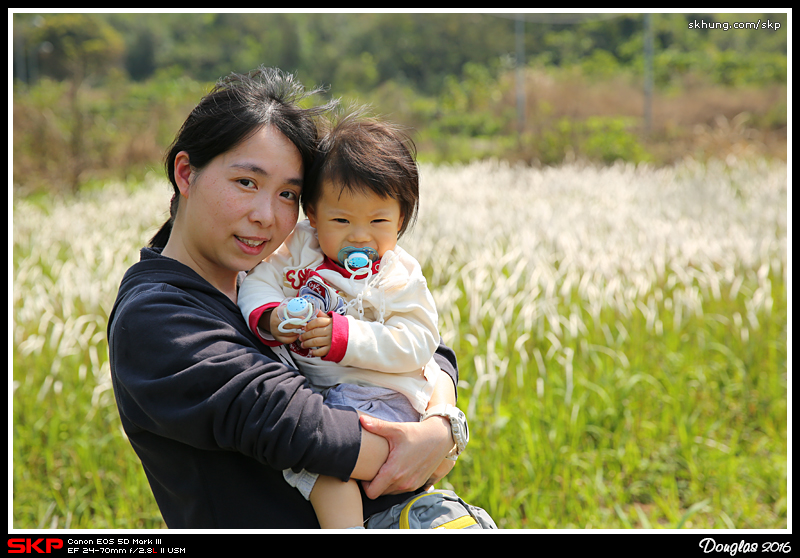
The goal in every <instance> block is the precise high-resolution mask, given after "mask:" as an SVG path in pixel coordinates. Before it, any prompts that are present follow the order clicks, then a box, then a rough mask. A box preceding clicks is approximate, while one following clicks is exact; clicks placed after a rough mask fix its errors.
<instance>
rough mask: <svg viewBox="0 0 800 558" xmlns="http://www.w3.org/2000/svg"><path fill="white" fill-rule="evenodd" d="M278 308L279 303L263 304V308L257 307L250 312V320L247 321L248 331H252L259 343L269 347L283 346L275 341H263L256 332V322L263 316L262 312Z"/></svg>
mask: <svg viewBox="0 0 800 558" xmlns="http://www.w3.org/2000/svg"><path fill="white" fill-rule="evenodd" d="M278 306H280V303H279V302H270V303H268V304H265V305H264V306H259V307H258V308H256V309H255V310H253V311H252V312H250V318H249V320H248V321H249V324H248V325H249V326H250V331H252V332H253V334H255V336H256V337H258V340H259V341H261V342H262V343H264V344H265V345H267V346H270V347H277V346H278V345H283V343H281V342H280V341H278V340H277V339H264V338H263V337H261V334H260V333H259V332H258V322H259V320H260V319H261V316H262V315H263V314H264V312H266V311H267V310H272V309H273V308H277V307H278Z"/></svg>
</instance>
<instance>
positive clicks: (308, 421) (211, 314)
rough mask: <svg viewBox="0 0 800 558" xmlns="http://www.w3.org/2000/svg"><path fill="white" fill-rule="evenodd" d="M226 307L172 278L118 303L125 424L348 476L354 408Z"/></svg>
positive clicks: (355, 431) (118, 370)
mask: <svg viewBox="0 0 800 558" xmlns="http://www.w3.org/2000/svg"><path fill="white" fill-rule="evenodd" d="M228 311H229V312H230V314H231V315H225V314H224V312H223V311H222V310H220V307H216V308H214V307H209V305H207V304H202V303H201V302H200V301H198V300H197V299H196V298H194V297H192V296H190V295H188V294H187V293H185V292H183V291H180V290H178V289H174V290H173V289H172V288H171V287H168V286H164V285H162V286H160V287H159V288H158V289H157V290H148V291H145V292H142V293H138V294H136V295H131V296H129V297H128V300H127V303H125V304H122V305H120V306H119V307H118V308H115V312H114V317H113V324H112V325H111V326H110V327H109V352H110V360H111V368H112V379H113V383H114V391H115V395H116V397H117V402H118V406H119V409H120V414H121V416H122V419H123V424H124V426H125V429H126V432H128V434H129V436H132V435H135V434H136V433H137V432H141V431H147V432H151V433H154V434H156V435H158V436H162V437H165V438H169V439H173V440H177V441H179V442H182V443H184V444H188V445H190V446H193V447H196V448H200V449H205V450H227V451H237V452H240V453H242V454H245V455H247V456H251V457H253V458H254V459H257V460H258V461H260V462H262V463H265V464H268V465H270V466H272V467H273V468H276V469H286V468H301V467H302V468H305V469H307V470H309V471H313V472H318V473H322V474H326V475H330V476H335V477H338V478H342V479H346V478H348V477H349V475H350V472H351V471H352V469H353V467H354V466H355V463H356V460H357V458H358V452H359V448H360V440H361V434H360V426H359V424H358V419H357V416H356V414H355V413H354V412H353V411H352V410H346V409H340V408H332V407H328V406H326V405H324V404H323V401H322V397H321V396H320V395H318V394H315V393H313V392H312V391H311V390H310V389H309V388H308V386H307V384H306V381H305V379H304V378H303V377H302V376H300V375H299V373H298V372H297V371H296V370H294V369H292V368H289V367H287V366H285V365H283V364H281V363H279V362H276V360H272V359H270V358H269V357H268V356H266V355H265V354H264V353H262V352H261V351H262V350H264V351H265V352H268V351H269V349H266V348H264V347H257V346H256V342H255V341H254V340H253V339H252V338H248V337H247V336H246V335H244V333H243V332H242V331H240V330H238V329H237V328H235V327H234V326H232V325H231V323H235V322H232V320H233V319H234V318H236V319H239V320H241V318H240V317H238V316H235V315H234V314H235V312H236V309H235V307H233V306H232V305H231V306H230V309H229V310H228ZM242 327H244V326H243V324H242Z"/></svg>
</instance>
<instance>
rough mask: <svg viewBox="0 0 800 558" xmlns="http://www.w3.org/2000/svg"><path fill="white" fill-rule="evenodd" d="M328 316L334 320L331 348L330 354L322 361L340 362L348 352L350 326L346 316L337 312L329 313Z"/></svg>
mask: <svg viewBox="0 0 800 558" xmlns="http://www.w3.org/2000/svg"><path fill="white" fill-rule="evenodd" d="M328 316H330V317H331V319H332V320H333V332H332V333H331V348H330V350H329V351H328V354H327V355H325V356H324V357H322V360H328V361H331V362H340V361H341V360H342V359H343V358H344V355H345V353H346V352H347V341H348V339H349V336H350V324H348V323H347V317H346V316H342V315H341V314H337V313H336V312H328Z"/></svg>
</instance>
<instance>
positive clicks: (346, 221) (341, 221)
mask: <svg viewBox="0 0 800 558" xmlns="http://www.w3.org/2000/svg"><path fill="white" fill-rule="evenodd" d="M334 221H336V222H337V223H342V224H347V223H349V222H350V221H348V220H347V219H334Z"/></svg>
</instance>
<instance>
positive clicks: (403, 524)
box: [400, 492, 477, 529]
mask: <svg viewBox="0 0 800 558" xmlns="http://www.w3.org/2000/svg"><path fill="white" fill-rule="evenodd" d="M431 494H441V492H425V493H423V494H420V495H419V496H417V497H416V498H414V499H413V500H411V501H410V502H409V503H408V504H406V507H404V508H403V511H402V512H401V513H400V528H401V529H410V528H411V527H409V525H408V514H409V513H411V506H413V505H414V502H416V501H417V500H419V499H420V498H423V497H425V496H430V495H431ZM476 523H477V521H475V519H474V518H473V517H472V516H469V515H465V516H463V517H459V518H458V519H454V520H452V521H448V522H447V523H443V524H442V525H439V526H438V527H436V529H464V528H465V527H467V526H469V525H475V524H476Z"/></svg>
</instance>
